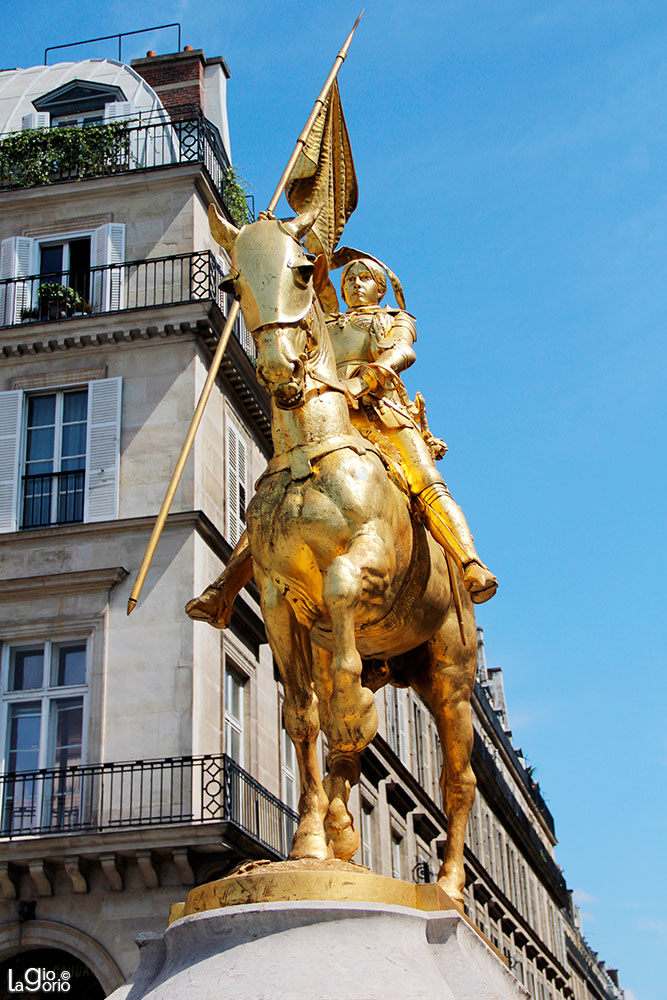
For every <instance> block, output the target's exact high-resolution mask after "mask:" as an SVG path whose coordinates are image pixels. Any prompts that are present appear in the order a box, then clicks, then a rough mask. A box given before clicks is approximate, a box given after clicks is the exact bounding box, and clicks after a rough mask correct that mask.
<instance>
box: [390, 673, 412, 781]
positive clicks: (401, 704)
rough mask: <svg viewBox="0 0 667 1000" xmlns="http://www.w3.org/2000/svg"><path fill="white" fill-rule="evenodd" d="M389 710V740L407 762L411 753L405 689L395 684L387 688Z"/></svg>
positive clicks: (394, 749)
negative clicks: (400, 689)
mask: <svg viewBox="0 0 667 1000" xmlns="http://www.w3.org/2000/svg"><path fill="white" fill-rule="evenodd" d="M385 699H386V700H385V704H386V712H387V742H388V743H389V746H390V747H391V749H392V750H393V751H394V753H395V754H396V756H397V757H400V758H401V760H402V761H403V762H404V763H405V761H406V760H407V756H408V753H409V750H408V742H407V719H406V711H405V700H406V694H405V691H399V690H398V688H395V687H394V686H393V685H387V687H386V688H385Z"/></svg>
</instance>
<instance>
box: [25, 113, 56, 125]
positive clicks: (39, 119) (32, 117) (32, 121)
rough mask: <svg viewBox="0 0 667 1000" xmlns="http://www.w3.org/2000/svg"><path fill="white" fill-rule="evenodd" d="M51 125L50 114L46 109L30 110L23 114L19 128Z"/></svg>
mask: <svg viewBox="0 0 667 1000" xmlns="http://www.w3.org/2000/svg"><path fill="white" fill-rule="evenodd" d="M50 125H51V115H50V114H49V112H48V111H31V112H30V114H28V115H23V118H22V119H21V128H22V129H26V128H49V126H50Z"/></svg>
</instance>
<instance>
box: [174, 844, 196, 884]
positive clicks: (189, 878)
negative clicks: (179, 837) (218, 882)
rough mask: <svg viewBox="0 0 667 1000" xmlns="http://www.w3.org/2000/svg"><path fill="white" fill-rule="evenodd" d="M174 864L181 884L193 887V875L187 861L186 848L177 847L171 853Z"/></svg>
mask: <svg viewBox="0 0 667 1000" xmlns="http://www.w3.org/2000/svg"><path fill="white" fill-rule="evenodd" d="M173 856H174V864H175V865H176V867H177V868H178V873H179V875H180V876H181V882H182V883H183V885H194V881H195V873H194V872H193V870H192V865H191V864H190V861H189V859H188V849H187V847H179V848H177V849H176V850H174V851H173Z"/></svg>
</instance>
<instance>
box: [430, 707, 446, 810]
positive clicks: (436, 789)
mask: <svg viewBox="0 0 667 1000" xmlns="http://www.w3.org/2000/svg"><path fill="white" fill-rule="evenodd" d="M428 729H429V736H430V741H431V777H432V779H433V801H434V802H435V803H436V804H437V803H440V802H441V801H442V790H441V788H440V775H441V774H442V766H443V757H442V747H441V746H440V737H439V736H438V729H437V727H436V724H435V722H434V721H433V719H432V718H431V720H430V725H429V727H428Z"/></svg>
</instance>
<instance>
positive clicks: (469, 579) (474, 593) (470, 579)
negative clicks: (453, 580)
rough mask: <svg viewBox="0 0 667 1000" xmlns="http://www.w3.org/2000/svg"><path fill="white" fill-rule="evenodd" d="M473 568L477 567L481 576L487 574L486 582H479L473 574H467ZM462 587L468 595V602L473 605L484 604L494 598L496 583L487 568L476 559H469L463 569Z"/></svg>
mask: <svg viewBox="0 0 667 1000" xmlns="http://www.w3.org/2000/svg"><path fill="white" fill-rule="evenodd" d="M473 566H477V567H479V569H480V570H482V571H483V575H486V574H488V576H487V578H486V580H480V579H478V578H476V577H475V576H474V575H473V574H470V575H469V574H468V570H469V569H471V568H472V567H473ZM463 586H464V587H465V588H466V590H467V591H468V593H469V594H470V600H471V601H472V602H473V604H484V603H485V601H490V600H491V598H492V597H493V596H494V594H495V592H496V591H497V589H498V581H497V579H496V578H495V576H494V575H493V573H492V572H491V570H490V569H489V568H488V566H485V565H484V563H482V562H480V561H479V560H477V559H471V560H470V561H469V562H467V563H466V564H465V565H464V567H463Z"/></svg>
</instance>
